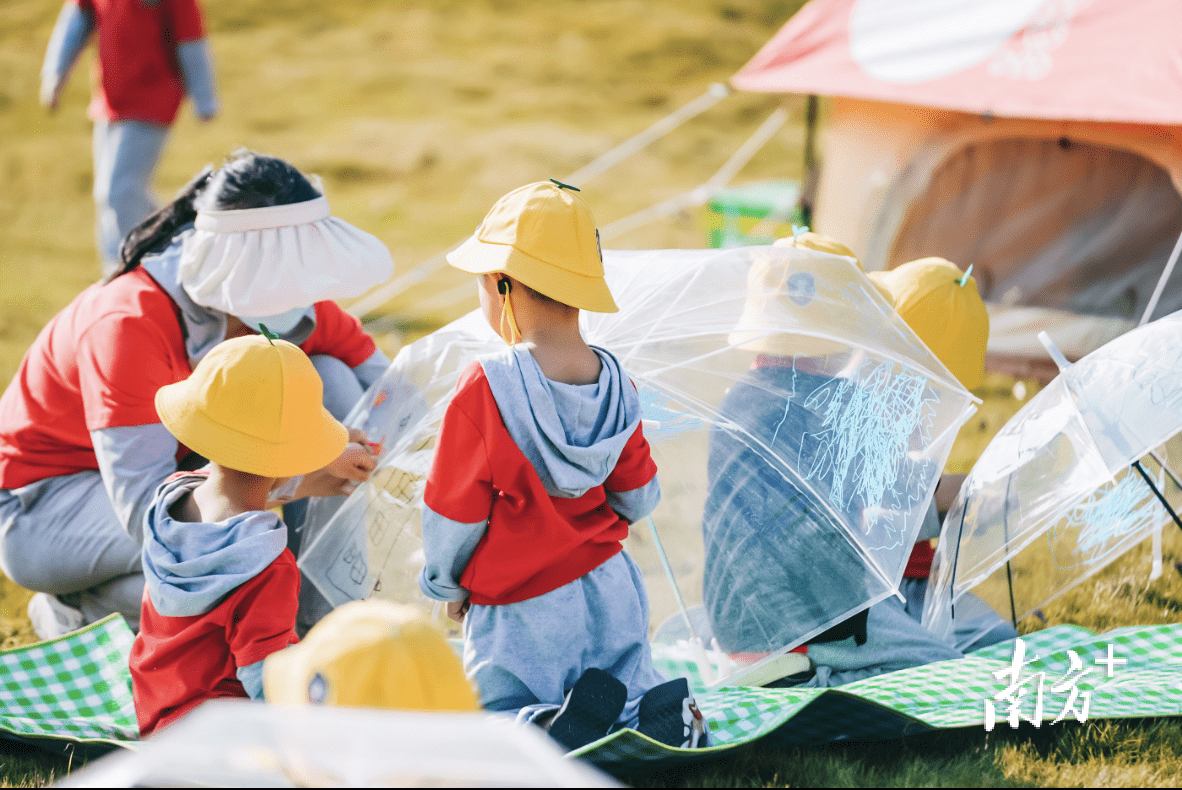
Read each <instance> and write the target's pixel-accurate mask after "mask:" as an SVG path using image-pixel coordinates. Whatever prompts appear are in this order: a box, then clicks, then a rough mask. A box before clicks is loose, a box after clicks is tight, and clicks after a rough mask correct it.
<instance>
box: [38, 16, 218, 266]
mask: <svg viewBox="0 0 1182 790" xmlns="http://www.w3.org/2000/svg"><path fill="white" fill-rule="evenodd" d="M96 31H97V33H98V60H97V64H96V69H95V73H94V90H93V94H92V98H91V101H90V109H89V115H90V118H91V120H93V121H94V202H95V206H96V212H97V215H96V224H95V238H96V242H97V245H98V253H99V258H100V261H101V263H102V267H103V275H104V276H106V275H109V274H110V273H111V272H112V271H114V269H115V268H116V266H117V265H118V257H119V255H118V253H119V242H120V241H121V240H122V239H123V237H124V236H125V235H126V234H127V233H128V231H130V230H131V229H132V228H134V227H135V226H136V225H138V224H139V223H140V222H142V221H143V219H144V218H145V217H147V216H148V215H149V214H151V213H152V212H153V211H155V210H156V208H157V204H156V201H155V199H154V198H153V195H152V191H151V184H152V176H153V174H154V173H155V170H156V165H157V164H158V163H159V161H160V154H161V152H162V151H163V149H164V141H165V139H166V138H167V137H168V129H169V127H170V126H171V125H172V123H173V121H174V120H175V119H176V115H177V111H178V110H179V109H180V106H181V102H182V101H183V100H184V98H185V94H186V93H188V94H189V95H190V96H191V97H192V98H193V104H194V109H195V110H196V113H197V117H198V118H200V119H201V120H202V121H208V120H210V119H212V118H213V117H214V116H215V115H216V114H217V112H218V100H217V96H216V94H215V91H214V78H213V69H212V67H211V65H210V58H209V44H208V42H207V40H206V38H205V27H204V24H203V22H202V18H201V9H200V7H199V6H198V5H197V0H67V2H66V4H65V5H64V6H63V7H62V10H61V13H60V14H59V15H58V19H57V24H56V25H55V26H54V28H53V34H52V36H50V39H49V48H48V49H47V50H46V52H45V62H44V64H43V65H42V67H41V103H42V104H43V105H45V107H47V108H48V109H49V111H50V112H53V111H54V110H55V109H57V105H58V100H59V98H60V96H61V92H62V89H63V87H64V86H65V83H66V79H67V78H68V77H69V74H70V71H71V69H72V68H73V66H74V63H75V62H76V61H77V60H78V56H79V55H80V54H81V53H82V50H83V48H85V46H86V43H87V41H89V40H90V38H91V37H92V36H93V35H94V34H95V32H96Z"/></svg>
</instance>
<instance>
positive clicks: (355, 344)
mask: <svg viewBox="0 0 1182 790" xmlns="http://www.w3.org/2000/svg"><path fill="white" fill-rule="evenodd" d="M315 308H316V328H315V329H314V330H312V334H311V336H310V337H309V338H308V339H307V340H305V341H304V342H303V343H302V344H300V348H301V349H303V351H304V353H305V354H307V355H308V356H312V355H313V354H328V355H330V356H334V357H336V358H337V359H339V360H340V361H341V362H344V363H345V364H346V365H348V366H349V367H351V368H355V367H357V366H358V365H360V364H361V363H362V362H364V361H365V360H367V359H369V358H370V357H372V356H373V352H375V351H377V350H378V347H377V346H376V345H374V342H373V338H372V337H370V336H369V335H367V334H366V333H365V330H364V329H362V328H361V322H360V321H358V320H357V319H356V318H354V317H353V316H351V315H349V314H348V313H346V312H345V311H344V310H342V309H341V308H340V306H339V305H337V303H336V302H332V301H326V302H317V303H316V305H315Z"/></svg>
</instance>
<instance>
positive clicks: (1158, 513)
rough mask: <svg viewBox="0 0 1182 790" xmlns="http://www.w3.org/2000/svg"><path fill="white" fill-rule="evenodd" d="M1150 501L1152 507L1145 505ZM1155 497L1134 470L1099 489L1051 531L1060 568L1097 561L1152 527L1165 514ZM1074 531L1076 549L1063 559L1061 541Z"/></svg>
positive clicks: (1053, 546) (1050, 539) (1052, 551)
mask: <svg viewBox="0 0 1182 790" xmlns="http://www.w3.org/2000/svg"><path fill="white" fill-rule="evenodd" d="M1146 500H1149V503H1148V504H1149V505H1150V507H1145V505H1146ZM1152 500H1153V492H1152V491H1151V490H1150V489H1149V487H1148V486H1147V485H1145V483H1144V482H1143V481H1142V480H1141V478H1139V477H1137V475H1134V474H1131V473H1130V474H1126V475H1125V476H1124V479H1122V480H1121V481H1120V482H1119V483H1116V484H1114V485H1110V486H1108V487H1106V488H1101V489H1099V490H1097V491H1096V492H1095V493H1094V494H1092V495H1091V496H1089V497H1088V498H1087V499H1085V500H1084V501H1082V502H1080V503H1079V504H1078V505H1076V506H1075V507H1074V508H1072V509H1071V512H1070V513H1068V514H1067V517H1066V519H1064V520H1063V521H1062V522H1060V523H1059V524H1057V525H1055V527H1053V528H1052V529H1051V530H1050V531H1049V532H1048V533H1047V541H1048V543H1049V545H1050V548H1051V556H1052V557H1054V559H1055V565H1056V567H1058V568H1064V569H1065V568H1075V567H1078V566H1080V565H1086V564H1088V563H1092V562H1096V561H1097V560H1100V559H1101V558H1103V557H1104V555H1105V554H1107V553H1108V552H1109V551H1111V550H1112V549H1113V548H1115V547H1116V546H1117V544H1119V543H1121V542H1123V541H1124V540H1125V538H1126V537H1127V536H1128V535H1132V534H1142V533H1144V532H1146V531H1148V530H1149V529H1151V528H1152V527H1153V526H1154V525H1155V524H1156V523H1157V522H1158V521H1160V520H1161V518H1162V517H1163V516H1164V515H1165V514H1164V513H1163V512H1162V510H1161V507H1160V506H1159V507H1154V506H1153V505H1156V503H1155V502H1153V501H1152ZM1071 532H1074V533H1075V550H1074V551H1073V552H1072V555H1071V556H1070V557H1064V558H1062V559H1060V557H1059V552H1056V551H1055V547H1056V545H1057V542H1058V541H1059V540H1060V539H1061V538H1063V537H1064V536H1065V535H1066V534H1068V533H1071ZM1073 559H1074V562H1073V561H1071V560H1073Z"/></svg>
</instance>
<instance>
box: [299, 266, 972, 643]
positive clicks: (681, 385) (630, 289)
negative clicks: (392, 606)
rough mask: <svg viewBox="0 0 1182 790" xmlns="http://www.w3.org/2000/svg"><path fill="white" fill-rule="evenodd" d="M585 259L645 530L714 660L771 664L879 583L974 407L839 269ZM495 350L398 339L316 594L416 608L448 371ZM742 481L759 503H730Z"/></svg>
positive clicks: (862, 601)
mask: <svg viewBox="0 0 1182 790" xmlns="http://www.w3.org/2000/svg"><path fill="white" fill-rule="evenodd" d="M605 269H606V271H607V277H608V282H609V285H610V287H611V289H612V292H613V294H615V295H616V300H617V302H618V304H619V307H620V310H619V312H618V313H614V314H584V317H583V321H584V324H583V329H584V336H585V337H586V338H587V339H588V341H589V342H591V343H594V344H596V345H600V346H603V347H604V348H607V349H609V350H611V351H612V352H613V353H615V354H616V355H617V356H618V357H619V359H620V361H621V363H622V365H623V367H624V368H625V370H626V371H627V372H628V374H629V375H630V376H631V377H632V379H633V381H634V382H635V384H636V386H637V389H638V390H639V392H640V398H641V403H642V406H643V416H644V418H645V435H646V437H647V438H648V440H649V442H650V444H651V445H652V448H653V455H654V459H655V460H656V463H657V466H658V469H659V470H660V479H661V488H662V492H663V496H662V501H661V504H660V506H659V507H658V509H657V510H656V512H655V513H654V514H653V519H654V522H655V524H656V529H657V530H659V532H660V535H661V537H662V538H663V539H664V544H665V547H666V548H667V550H668V559H669V566H670V569H671V572H672V575H673V576H674V578H675V580H676V583H677V587H678V588H680V590H681V592H682V593H683V594H684V598H685V600H686V602H687V603H689V604H697V603H703V604H704V605H705V611H706V613H707V615H708V617H709V620H710V623H709V625H710V626H711V627H712V630H713V632H714V634H715V635H716V636H717V637H718V639H719V643H720V645H721V647H722V648H723V650H724V651H726V652H729V653H736V652H738V653H757V654H761V655H766V654H769V653H776V652H777V651H779V652H782V651H783V650H787V649H789V648H791V647H793V646H794V645H796V644H799V643H801V642H803V641H805V640H806V639H808V638H809V637H811V636H813V635H815V634H818V633H820V632H822V631H824V630H826V629H827V628H829V627H831V626H833V625H834V624H836V623H840V622H841V621H842V620H844V619H846V618H848V617H849V616H850V615H851V614H854V613H856V612H858V611H859V610H861V609H865V608H866V607H868V606H870V605H871V604H873V603H875V602H876V601H879V600H882V599H883V598H885V597H887V596H889V595H891V594H893V593H895V591H896V590H897V587H898V583H899V580H900V578H901V576H902V573H903V568H904V566H905V564H906V560H907V557H908V555H909V553H910V550H911V546H912V543H913V542H914V539H915V536H916V534H917V533H918V531H919V528H920V526H921V523H922V521H923V519H924V516H925V514H926V512H927V508H928V503H929V502H930V500H931V495H932V492H933V491H934V489H935V486H936V482H937V480H938V478H939V475H940V473H941V471H942V469H943V466H944V462H945V460H946V458H947V455H948V452H949V450H950V449H951V445H952V442H953V440H954V439H955V437H956V433H957V430H958V429H959V427H960V425H961V424H962V423H963V421H964V420H965V419H967V417H968V415H969V414H971V413H972V410H973V405H972V404H973V398H972V396H971V395H970V394H969V393H968V392H967V391H966V390H965V389H964V388H963V387H962V386H961V385H960V383H959V382H958V381H957V380H956V379H955V377H954V376H953V375H952V374H951V373H949V372H948V371H947V370H946V369H945V368H944V366H943V365H942V364H941V363H940V362H939V360H938V359H937V358H936V357H935V356H934V355H933V354H932V353H931V351H929V350H928V349H927V347H926V346H924V345H923V344H922V342H921V341H920V340H919V339H918V338H917V337H916V336H915V334H914V333H913V332H912V331H911V330H910V328H908V327H907V325H906V324H905V323H904V322H903V321H902V319H900V318H899V316H898V315H897V314H896V313H895V311H894V309H893V308H892V307H891V306H890V305H889V304H888V303H887V302H886V301H885V299H884V298H883V297H882V295H881V294H879V292H878V291H877V290H876V288H875V287H874V286H873V285H872V284H871V283H870V281H869V280H868V279H867V278H866V277H865V275H864V274H862V272H861V271H860V270H859V269H858V268H857V266H856V265H855V263H854V261H853V260H852V259H851V258H844V257H840V256H836V255H829V254H826V253H821V252H816V251H813V250H804V249H796V248H754V247H753V248H743V249H737V250H726V251H717V250H666V251H644V252H626V253H625V252H613V253H607V254H606V258H605ZM503 348H504V346H503V344H502V342H501V340H500V339H499V338H498V337H497V336H496V334H495V333H493V331H492V330H491V329H489V328H488V327H487V325H486V324H485V323H484V320H483V318H482V317H481V316H480V315H479V313H473V314H470V315H468V316H465V317H464V318H462V319H460V320H458V321H456V322H454V323H452V324H450V325H448V326H446V327H444V328H443V329H441V330H439V331H438V332H435V333H433V334H432V335H429V336H428V337H426V338H423V339H422V340H420V341H418V342H416V343H414V344H412V345H411V346H409V347H407V348H406V349H404V350H403V351H402V352H401V353H400V354H399V355H398V357H397V358H396V359H395V360H394V362H393V363H392V364H391V367H390V370H389V371H388V372H387V374H386V375H385V376H384V377H383V379H382V380H380V381H379V382H377V383H376V384H375V386H374V388H373V389H371V391H370V392H369V393H368V396H367V398H366V400H365V402H364V403H363V405H362V406H361V407H359V409H358V410H357V411H356V412H355V413H354V414H353V415H351V417H350V418H349V419H348V420H347V422H348V424H350V425H351V426H356V427H360V428H362V429H363V430H365V431H366V432H367V433H368V434H370V435H371V437H373V438H384V441H385V446H384V448H383V451H384V455H383V457H382V458H381V459H380V461H379V465H378V472H377V474H376V475H375V477H374V480H373V481H371V483H369V484H366V485H363V486H361V487H359V488H358V490H357V491H355V492H354V493H353V494H352V495H351V497H350V499H349V500H348V501H347V502H346V503H345V505H344V506H343V507H342V508H341V509H340V511H339V512H338V513H337V514H336V515H335V516H333V517H332V518H331V519H330V520H329V521H328V523H327V524H326V525H324V527H323V528H321V529H319V530H318V537H317V538H316V539H315V541H314V543H313V544H312V545H311V546H310V548H309V549H308V550H307V551H305V552H304V553H303V556H302V558H301V561H300V564H301V567H303V569H304V571H305V572H306V573H307V574H308V576H309V577H310V578H311V579H312V580H313V582H315V583H316V584H317V586H318V587H320V588H321V589H322V591H323V592H324V593H325V595H326V596H327V597H328V598H329V600H330V601H332V602H333V603H334V604H335V603H341V602H343V601H345V600H350V599H353V598H360V597H367V596H369V595H373V594H377V595H381V596H383V597H391V598H394V599H396V600H415V599H418V600H422V599H421V597H420V594H419V592H418V586H417V584H416V583H415V575H416V574H417V572H418V569H419V568H420V567H421V565H422V555H421V546H420V544H419V538H418V535H419V521H418V508H419V505H420V503H421V497H422V489H423V485H424V482H425V479H426V474H427V470H428V468H429V465H430V461H431V448H432V443H433V441H434V435H435V433H436V431H437V430H438V425H439V422H440V420H441V419H442V415H443V412H444V410H445V409H446V406H447V403H448V400H449V398H450V394H451V389H452V387H453V386H454V384H455V381H456V379H457V378H458V375H459V373H460V371H461V370H462V369H463V367H464V366H465V365H466V364H467V363H468V362H469V361H470V360H471V359H474V358H476V357H477V356H478V355H479V354H481V353H488V352H496V351H498V350H500V349H503ZM412 391H413V393H414V395H413V397H411V398H409V399H406V398H405V393H407V392H412ZM399 400H403V401H405V403H406V404H407V405H396V406H392V405H391V404H392V403H395V402H396V401H399ZM381 409H387V410H388V411H387V412H386V413H385V414H383V413H381V411H380V410H381ZM755 490H759V491H762V492H763V493H762V494H761V495H760V497H759V499H758V502H759V507H760V508H762V509H761V510H759V512H754V511H752V510H751V507H752V506H753V505H751V504H750V503H749V500H746V499H744V496H745V493H744V492H748V493H749V492H751V491H755ZM773 505H775V507H773ZM319 508H320V506H319V505H313V507H312V509H311V512H310V515H309V523H310V524H312V525H313V528H314V529H315V528H316V527H315V525H316V524H317V522H318V520H319V519H320V518H321V517H320V516H319V515H318V513H320V512H321V511H320V510H319ZM773 510H775V511H776V512H773ZM325 512H327V511H325ZM638 527H639V525H637V526H635V527H634V528H633V531H632V534H631V536H630V537H629V539H628V550H629V552H630V553H631V554H632V556H633V557H634V558H635V559H636V560H637V562H638V564H639V565H640V567H641V568H642V570H643V571H644V573H645V576H646V578H647V579H648V589H649V594H650V596H651V604H652V605H651V610H652V616H653V622H654V624H655V623H660V622H661V621H662V620H664V619H665V618H667V617H669V616H670V615H673V614H675V613H676V612H677V609H678V603H677V601H676V597H675V590H674V588H673V587H671V586H670V585H669V584H668V583H667V581H666V579H665V578H664V576H665V571H664V568H663V561H662V557H661V555H660V552H659V547H658V545H657V543H656V541H655V540H654V539H653V537H654V536H652V535H651V534H646V531H645V530H643V529H639V528H638ZM836 580H840V583H835V581H836ZM751 585H755V587H756V588H757V589H753V588H752V586H751Z"/></svg>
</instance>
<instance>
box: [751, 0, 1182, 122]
mask: <svg viewBox="0 0 1182 790" xmlns="http://www.w3.org/2000/svg"><path fill="white" fill-rule="evenodd" d="M1179 22H1182V8H1180V7H1179V6H1178V4H1177V3H1175V2H1172V0H1092V2H1046V0H989V1H988V2H984V1H983V0H812V2H810V3H808V4H807V5H806V6H805V7H804V8H802V9H801V10H800V11H799V12H797V14H796V15H795V16H794V17H793V18H792V19H791V20H789V22H788V24H786V25H784V27H783V28H782V29H781V30H780V32H779V33H777V34H776V36H775V37H774V38H773V39H772V40H771V41H769V42H768V43H767V44H766V45H765V46H764V48H763V49H761V50H760V51H759V52H758V53H757V54H756V56H755V57H754V58H752V60H751V62H750V63H748V64H747V65H746V66H744V67H743V69H742V70H741V71H740V72H739V73H738V74H736V75H735V76H734V77H733V78H732V80H731V82H732V83H733V84H734V85H735V87H737V88H739V89H740V90H748V91H767V92H773V93H813V94H819V95H823V96H846V97H851V98H859V99H872V100H876V101H884V102H894V103H898V104H917V105H922V106H925V107H940V108H943V109H947V110H960V111H963V112H969V113H977V114H988V115H995V116H1003V117H1016V118H1056V119H1065V120H1086V121H1113V122H1122V123H1154V124H1180V123H1182V41H1179V39H1178V37H1177V36H1175V35H1173V32H1172V31H1173V30H1174V29H1175V28H1176V27H1177V25H1178V23H1179Z"/></svg>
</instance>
